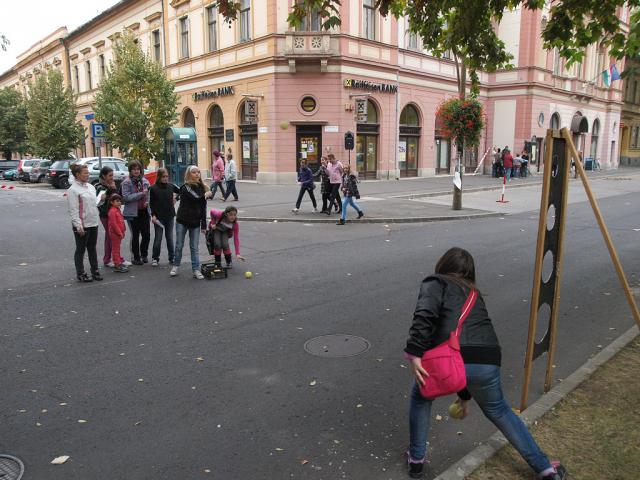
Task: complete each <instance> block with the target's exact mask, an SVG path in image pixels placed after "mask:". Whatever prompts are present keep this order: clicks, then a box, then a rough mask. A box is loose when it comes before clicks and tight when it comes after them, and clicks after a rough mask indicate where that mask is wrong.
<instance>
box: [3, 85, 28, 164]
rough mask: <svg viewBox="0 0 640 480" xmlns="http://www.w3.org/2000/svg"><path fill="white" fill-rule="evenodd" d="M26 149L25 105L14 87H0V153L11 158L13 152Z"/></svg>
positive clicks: (20, 151)
mask: <svg viewBox="0 0 640 480" xmlns="http://www.w3.org/2000/svg"><path fill="white" fill-rule="evenodd" d="M26 149H27V105H26V103H25V101H24V98H23V97H22V95H21V94H20V92H18V91H17V90H16V89H14V88H11V87H6V88H3V89H0V154H1V155H2V156H3V157H4V158H6V159H7V160H11V155H12V154H13V152H18V153H24V152H25V151H26Z"/></svg>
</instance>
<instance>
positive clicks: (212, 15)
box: [207, 6, 218, 52]
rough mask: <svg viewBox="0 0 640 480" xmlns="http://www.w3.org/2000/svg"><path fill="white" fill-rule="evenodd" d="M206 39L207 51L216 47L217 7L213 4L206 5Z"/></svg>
mask: <svg viewBox="0 0 640 480" xmlns="http://www.w3.org/2000/svg"><path fill="white" fill-rule="evenodd" d="M207 39H208V41H209V51H210V52H215V51H216V50H217V49H218V9H217V8H216V7H214V6H211V7H207Z"/></svg>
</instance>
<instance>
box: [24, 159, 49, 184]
mask: <svg viewBox="0 0 640 480" xmlns="http://www.w3.org/2000/svg"><path fill="white" fill-rule="evenodd" d="M51 163H52V162H51V160H40V161H39V162H36V163H34V164H33V167H31V172H29V181H30V182H32V183H44V182H46V181H47V178H46V177H47V169H48V168H49V167H50V166H51Z"/></svg>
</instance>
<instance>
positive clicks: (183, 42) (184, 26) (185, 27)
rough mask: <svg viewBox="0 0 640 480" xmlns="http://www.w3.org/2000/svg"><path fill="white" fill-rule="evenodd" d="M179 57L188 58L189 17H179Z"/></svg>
mask: <svg viewBox="0 0 640 480" xmlns="http://www.w3.org/2000/svg"><path fill="white" fill-rule="evenodd" d="M180 58H189V18H188V17H182V18H181V19H180Z"/></svg>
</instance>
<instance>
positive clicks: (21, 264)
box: [18, 262, 28, 267]
mask: <svg viewBox="0 0 640 480" xmlns="http://www.w3.org/2000/svg"><path fill="white" fill-rule="evenodd" d="M18 265H20V266H21V267H24V266H26V265H28V263H24V262H22V263H19V264H18Z"/></svg>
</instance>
